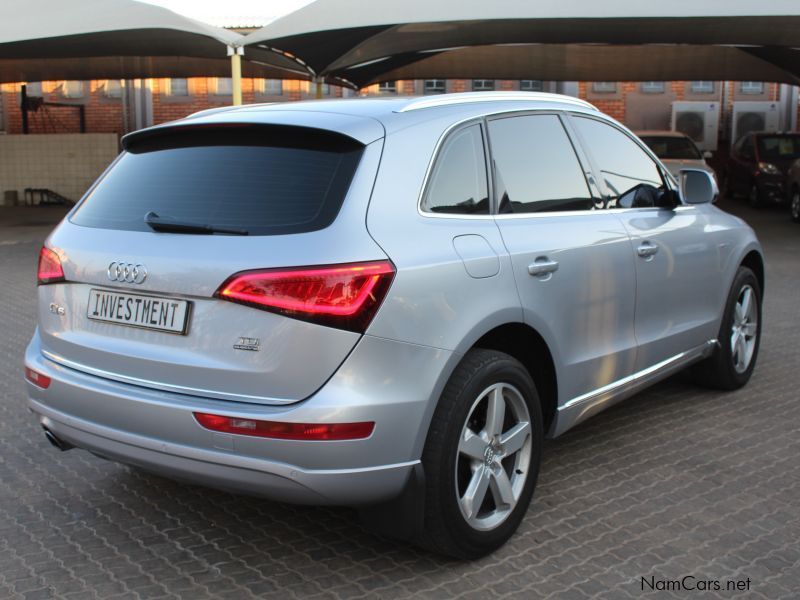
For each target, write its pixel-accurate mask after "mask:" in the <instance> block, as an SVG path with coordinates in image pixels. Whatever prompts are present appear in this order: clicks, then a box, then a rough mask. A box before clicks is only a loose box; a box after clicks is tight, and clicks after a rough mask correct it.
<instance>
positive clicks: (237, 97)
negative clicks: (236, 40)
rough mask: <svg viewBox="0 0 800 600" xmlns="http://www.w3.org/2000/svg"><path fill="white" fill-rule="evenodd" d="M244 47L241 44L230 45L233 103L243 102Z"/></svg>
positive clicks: (238, 104)
mask: <svg viewBox="0 0 800 600" xmlns="http://www.w3.org/2000/svg"><path fill="white" fill-rule="evenodd" d="M243 54H244V48H242V47H241V46H228V56H230V57H231V88H232V89H231V95H232V96H233V105H234V106H241V104H242V55H243Z"/></svg>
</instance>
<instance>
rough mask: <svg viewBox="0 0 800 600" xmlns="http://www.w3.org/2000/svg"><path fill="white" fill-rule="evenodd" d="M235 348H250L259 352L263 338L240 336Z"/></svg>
mask: <svg viewBox="0 0 800 600" xmlns="http://www.w3.org/2000/svg"><path fill="white" fill-rule="evenodd" d="M233 349H234V350H250V351H251V352H258V351H259V350H261V340H259V339H258V338H250V337H240V338H239V341H238V342H236V343H235V344H234V345H233Z"/></svg>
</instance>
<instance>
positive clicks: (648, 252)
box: [636, 242, 658, 258]
mask: <svg viewBox="0 0 800 600" xmlns="http://www.w3.org/2000/svg"><path fill="white" fill-rule="evenodd" d="M656 252H658V246H656V245H655V244H653V243H651V242H642V243H641V244H640V245H639V247H638V248H636V254H638V255H639V256H641V257H642V258H652V256H653V255H654V254H655V253H656Z"/></svg>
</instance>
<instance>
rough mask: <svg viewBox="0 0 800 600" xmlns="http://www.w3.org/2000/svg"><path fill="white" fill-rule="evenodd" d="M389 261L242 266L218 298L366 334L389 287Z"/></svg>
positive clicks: (392, 276)
mask: <svg viewBox="0 0 800 600" xmlns="http://www.w3.org/2000/svg"><path fill="white" fill-rule="evenodd" d="M394 273H395V271H394V267H393V266H392V263H390V262H389V261H388V260H382V261H374V262H364V263H352V264H346V265H335V266H325V267H300V268H294V269H264V270H258V271H243V272H241V273H236V274H235V275H232V276H231V277H229V278H228V280H227V281H225V283H223V284H222V285H221V286H220V287H219V289H218V290H217V291H216V293H215V294H214V295H215V296H216V297H217V298H221V299H223V300H230V301H231V302H237V303H239V304H246V305H247V306H253V307H255V308H260V309H263V310H268V311H270V312H275V313H279V314H282V315H287V316H290V317H294V318H296V319H302V320H304V321H311V322H314V323H319V324H321V325H328V326H330V327H338V328H340V329H347V330H349V331H357V332H360V333H363V332H364V331H365V330H366V329H367V326H368V325H369V323H370V321H372V318H373V317H374V316H375V313H376V312H377V311H378V308H380V305H381V302H382V301H383V299H384V297H385V296H386V292H387V291H388V290H389V286H390V285H391V283H392V279H393V278H394Z"/></svg>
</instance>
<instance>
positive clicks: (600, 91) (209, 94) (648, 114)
mask: <svg viewBox="0 0 800 600" xmlns="http://www.w3.org/2000/svg"><path fill="white" fill-rule="evenodd" d="M140 85H141V86H142V87H143V89H144V91H145V96H146V98H147V110H148V115H147V119H146V121H145V122H146V123H147V122H152V123H162V122H165V121H170V120H173V119H177V118H180V117H184V116H186V115H188V114H190V113H192V112H195V111H198V110H202V109H205V108H213V107H218V106H225V105H228V104H230V103H231V81H230V79H228V78H216V77H195V78H190V79H151V80H144V81H143V82H142V83H141V84H140ZM780 87H781V86H779V85H778V84H773V83H762V82H751V81H746V82H719V81H672V82H660V81H646V82H580V83H571V84H570V83H566V84H565V83H561V84H557V83H555V82H543V81H538V80H483V79H475V80H469V79H448V80H443V79H428V80H417V81H396V82H386V83H382V84H376V85H372V86H369V87H367V88H364V89H363V90H361V94H362V95H378V94H380V95H384V94H403V95H411V94H436V93H445V92H463V91H472V90H475V91H485V90H529V91H551V92H555V91H560V92H564V93H572V94H574V95H578V96H579V97H581V98H585V99H586V100H588V101H590V102H592V103H593V104H595V105H596V106H597V107H598V108H599V109H600V110H602V111H603V112H606V113H608V114H610V115H611V116H613V117H614V118H616V119H618V120H620V121H622V122H623V123H625V124H626V125H628V126H629V127H631V128H632V129H669V127H670V118H671V111H672V109H671V107H672V103H673V102H675V101H683V100H690V101H691V100H696V101H712V102H719V103H720V106H721V107H722V111H721V117H722V122H721V123H720V139H721V140H722V141H723V142H725V141H726V140H727V137H728V136H729V127H728V126H727V121H728V120H729V118H730V117H729V116H730V113H731V108H732V106H733V103H734V102H738V101H742V100H748V101H778V99H779V95H780ZM242 88H243V100H244V102H245V103H257V102H280V101H291V100H300V99H304V98H314V97H315V89H314V87H313V85H310V84H309V83H308V82H303V81H292V80H277V79H244V80H243V83H242ZM20 89H21V84H3V85H1V86H0V91H2V94H0V95H1V96H2V99H0V132H6V133H10V134H13V133H21V132H22V112H21V110H20ZM27 93H28V96H29V97H30V98H32V99H33V100H32V102H33V103H34V106H36V104H37V103H38V102H39V100H37V99H41V100H43V101H45V102H51V103H58V104H60V106H48V105H47V104H44V105H41V106H38V108H37V109H36V110H33V111H31V112H30V113H29V119H28V122H29V131H30V132H31V133H76V132H79V131H80V114H79V112H80V109H79V108H78V107H83V111H84V118H85V130H86V132H87V133H117V134H122V133H124V132H125V131H127V130H130V129H131V128H134V125H132V124H131V122H130V119H128V120H127V121H126V118H125V116H124V115H125V114H126V113H127V112H129V108H128V107H126V102H125V96H126V92H125V90H124V88H123V86H122V85H121V83H120V82H119V81H115V80H97V81H90V82H78V81H51V82H42V83H30V84H28V85H27ZM351 95H354V92H351V91H350V90H344V89H342V88H339V87H336V86H327V85H326V86H324V89H323V96H324V97H341V96H351ZM65 104H66V105H67V106H63V105H65ZM795 110H797V107H795Z"/></svg>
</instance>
